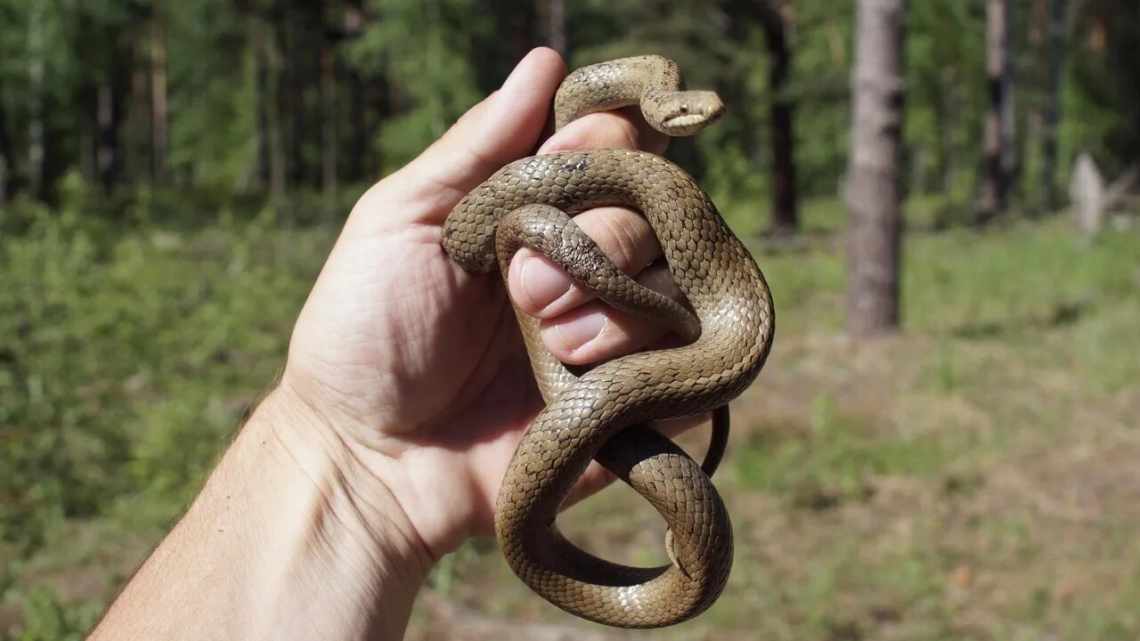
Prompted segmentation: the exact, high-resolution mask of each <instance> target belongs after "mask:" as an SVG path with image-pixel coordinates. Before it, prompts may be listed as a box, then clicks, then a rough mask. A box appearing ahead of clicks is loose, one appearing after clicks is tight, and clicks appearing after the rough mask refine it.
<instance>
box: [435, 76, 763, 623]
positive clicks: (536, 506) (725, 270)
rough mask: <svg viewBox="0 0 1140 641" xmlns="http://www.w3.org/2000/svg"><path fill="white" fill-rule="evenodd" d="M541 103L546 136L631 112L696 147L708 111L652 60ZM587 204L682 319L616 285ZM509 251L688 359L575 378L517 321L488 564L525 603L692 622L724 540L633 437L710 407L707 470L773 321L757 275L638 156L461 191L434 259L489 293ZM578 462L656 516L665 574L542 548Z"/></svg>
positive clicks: (694, 194)
mask: <svg viewBox="0 0 1140 641" xmlns="http://www.w3.org/2000/svg"><path fill="white" fill-rule="evenodd" d="M554 104H555V114H556V116H555V119H556V126H557V127H561V126H563V125H565V124H566V123H568V122H570V121H572V120H574V119H575V118H577V117H579V116H581V115H584V114H586V113H590V112H594V111H603V110H610V109H615V108H618V107H622V106H627V105H634V104H640V105H641V109H642V113H643V114H644V115H645V117H646V120H647V121H648V122H649V123H650V125H652V126H653V127H654V128H656V129H658V130H660V131H662V132H664V133H666V134H670V135H690V134H692V133H695V132H696V131H698V130H699V129H700V128H702V127H703V126H704V125H705V124H706V123H707V122H709V121H711V120H713V119H715V118H716V117H717V116H719V115H720V112H721V111H722V110H723V106H722V105H721V103H720V100H719V98H717V97H716V94H714V93H712V92H707V91H681V78H680V73H679V72H678V70H677V65H676V64H675V63H674V62H672V61H671V60H668V59H665V58H662V57H660V56H642V57H638V58H625V59H621V60H614V61H611V62H606V63H601V64H597V65H591V66H589V67H583V68H581V69H578V70H576V71H575V72H573V73H571V74H570V75H569V76H567V77H566V79H565V80H564V81H563V83H562V85H561V87H560V88H559V90H558V93H557V95H556V97H555V103H554ZM604 205H619V206H625V207H629V208H632V209H635V210H637V211H639V212H641V214H642V215H643V216H645V218H646V219H647V220H648V221H649V223H650V225H651V226H652V228H653V230H654V232H655V233H656V234H657V237H658V240H659V242H660V244H661V248H662V250H663V253H664V256H665V260H666V262H667V263H668V268H669V271H670V274H671V275H672V278H673V280H674V281H675V283H676V285H677V287H678V289H679V290H680V291H681V293H682V294H684V297H685V299H686V301H687V305H682V304H679V303H677V302H676V301H673V300H672V299H669V298H667V297H665V296H663V295H661V294H658V293H656V292H654V291H652V290H649V289H647V288H645V287H643V286H641V285H640V284H638V283H637V282H636V281H634V280H633V279H632V278H630V277H629V276H626V275H625V274H624V273H622V272H621V271H620V270H618V269H617V267H615V266H614V265H613V263H611V262H610V261H609V259H607V258H606V257H605V255H604V254H602V252H601V250H600V249H599V248H598V247H597V245H595V244H594V242H593V241H592V240H591V239H590V238H589V237H588V236H586V235H585V233H584V232H582V231H581V229H580V228H579V227H578V226H577V225H576V224H574V223H573V222H572V221H571V219H570V216H571V215H573V214H575V213H579V212H582V211H584V210H586V209H590V208H594V207H599V206H604ZM523 246H526V247H531V248H532V249H535V250H536V251H538V252H539V253H542V254H544V255H545V256H547V257H548V258H550V259H551V260H553V261H554V262H555V263H556V264H558V265H560V266H561V267H562V268H563V269H565V270H566V271H567V273H569V274H570V276H571V278H573V279H574V280H575V281H577V282H578V283H579V284H581V285H583V286H584V287H586V288H587V289H589V290H592V291H594V292H595V293H597V295H598V296H599V298H601V299H602V300H603V301H605V302H606V303H608V304H610V305H612V306H614V307H616V308H618V309H620V310H623V311H625V312H628V313H632V314H636V315H640V316H642V317H651V318H656V319H659V320H661V322H664V323H666V324H667V326H669V327H671V328H672V329H673V330H674V331H675V332H676V333H677V334H678V335H680V336H681V338H683V339H685V340H686V341H688V344H686V345H685V346H683V347H677V348H670V349H663V350H656V351H648V352H643V353H637V354H631V355H627V356H623V357H620V358H615V359H613V360H610V361H608V362H605V363H603V364H601V365H598V366H596V367H594V368H593V369H591V370H589V371H586V372H584V373H581V374H580V375H577V374H576V373H574V372H571V371H570V370H569V369H567V368H566V367H565V366H564V365H563V364H562V363H560V362H559V361H558V360H557V359H555V358H554V357H553V355H551V354H550V353H549V352H548V351H547V350H546V348H545V347H544V346H543V344H542V340H541V338H540V337H539V333H538V329H539V327H538V323H537V321H535V320H534V319H532V318H531V317H529V316H527V315H526V314H524V313H522V312H519V311H518V309H517V308H516V316H517V317H518V322H519V326H520V328H521V330H522V334H523V337H524V339H525V342H526V346H527V350H528V351H529V354H530V359H531V364H532V366H533V369H534V373H535V377H536V379H537V381H538V385H539V389H540V390H541V392H542V395H543V398H544V399H545V400H546V403H547V405H546V408H545V409H544V410H543V411H542V412H541V413H540V414H539V415H538V416H537V417H536V418H535V419H534V421H533V422H532V423H531V425H530V427H529V428H528V429H527V431H526V433H525V434H524V435H523V437H522V441H521V442H520V443H519V446H518V449H517V450H516V451H515V454H514V458H513V459H512V460H511V463H510V466H509V467H508V469H507V473H506V476H505V477H504V479H503V485H502V488H501V490H500V492H499V497H498V503H497V506H496V515H495V530H496V534H497V535H498V539H499V544H500V547H501V548H502V550H503V554H504V556H505V557H506V559H507V562H508V563H509V564H510V566H511V568H512V569H513V570H514V571H515V573H516V574H518V576H519V577H521V578H522V580H523V581H525V582H526V583H527V584H528V585H529V586H530V587H531V588H533V589H534V590H535V591H536V592H538V593H539V594H540V595H542V596H543V597H544V598H546V599H547V600H549V601H550V602H551V603H554V604H555V605H557V606H559V607H561V608H563V609H565V610H567V611H569V612H572V613H574V614H576V615H578V616H581V617H584V618H587V619H591V620H594V621H598V622H601V623H606V624H609V625H615V626H623V627H656V626H664V625H670V624H672V623H677V622H679V621H683V620H685V619H688V618H690V617H693V616H695V615H697V614H699V613H700V612H702V611H704V610H705V609H706V608H707V607H708V606H709V605H711V604H712V602H713V601H714V600H715V599H716V598H717V596H719V595H720V592H721V590H722V589H723V588H724V584H725V582H726V581H727V579H728V573H729V569H730V568H731V566H732V525H731V523H730V522H729V518H728V513H727V511H726V510H725V507H724V504H723V502H722V501H721V498H720V496H719V495H718V494H717V492H716V489H715V488H714V487H713V485H712V482H711V481H710V480H709V478H708V475H707V474H706V473H705V472H704V471H702V469H701V467H700V466H699V465H697V464H696V463H695V462H694V461H693V460H692V459H691V458H689V457H688V456H687V455H686V454H685V453H684V452H683V451H681V450H680V449H679V448H677V447H676V446H675V445H674V444H673V443H672V442H671V441H669V440H668V439H666V438H665V437H664V436H661V435H659V434H658V433H657V432H656V431H654V430H653V429H651V428H650V427H649V424H650V422H651V421H653V420H655V419H663V418H670V417H676V416H686V415H693V414H699V413H704V412H709V411H714V410H716V411H715V412H714V418H716V419H718V420H714V424H715V425H716V429H715V430H714V446H713V447H712V448H710V449H711V450H717V451H712V452H711V453H710V455H708V456H707V460H706V470H707V471H708V472H709V473H711V471H712V468H714V467H715V466H716V463H717V460H719V455H720V451H722V446H723V440H724V437H725V435H726V430H727V407H726V404H727V403H728V402H729V401H730V400H731V399H733V398H735V397H736V396H737V395H739V394H740V393H741V392H742V391H744V389H745V388H746V387H748V385H749V384H750V383H751V382H752V381H753V379H755V377H756V375H757V374H758V373H759V371H760V368H761V367H762V366H763V364H764V360H765V358H767V355H768V351H769V349H770V348H771V344H772V336H773V328H774V325H773V321H774V316H773V307H772V299H771V294H770V293H769V291H768V286H767V284H766V283H765V281H764V276H763V274H761V272H760V269H759V268H758V267H757V266H756V263H755V262H754V261H753V259H752V256H751V255H750V254H749V253H748V250H747V249H745V247H744V245H743V244H741V242H740V241H739V240H738V239H737V238H736V237H735V236H734V235H733V234H732V232H731V231H730V230H729V229H728V227H727V226H726V225H725V223H724V221H723V219H722V218H721V216H720V214H719V213H718V212H717V210H716V207H715V206H714V205H713V204H712V202H711V201H710V200H709V198H708V197H707V196H706V195H705V194H704V192H703V191H701V189H700V188H699V187H698V186H697V184H696V183H695V182H694V181H693V179H692V178H690V177H689V176H688V175H687V174H686V173H685V172H684V171H682V170H681V169H680V168H678V167H677V166H675V165H673V164H672V163H670V162H669V161H667V160H665V159H663V158H661V157H659V156H656V155H653V154H649V153H645V152H637V151H624V150H601V151H581V152H565V153H557V154H551V155H544V156H533V157H529V158H523V159H521V160H518V161H515V162H513V163H511V164H509V165H507V166H506V167H503V168H502V169H501V170H499V171H498V172H497V173H495V175H493V176H492V177H491V178H489V179H488V180H487V181H486V182H484V183H483V184H481V185H479V186H478V187H476V188H475V189H474V190H473V191H471V193H470V194H468V195H467V196H466V197H465V198H464V199H463V200H462V201H461V202H460V203H459V204H458V205H456V207H455V209H454V210H452V212H451V213H450V214H449V216H448V218H447V221H446V223H445V224H444V230H443V247H444V250H445V251H446V252H447V253H448V255H449V256H451V258H452V259H453V260H455V261H456V262H457V263H458V264H459V265H460V266H462V267H463V268H464V269H466V270H467V271H471V272H488V271H490V270H491V269H493V268H494V266H495V264H496V262H497V263H498V265H499V268H500V270H501V272H502V274H503V277H504V278H505V277H506V274H507V267H508V264H509V261H510V259H511V257H512V256H513V255H514V253H515V251H516V250H518V249H519V248H520V247H523ZM690 310H691V311H690ZM718 441H719V444H718ZM592 458H597V459H598V461H599V462H601V463H602V464H603V465H605V466H606V467H607V468H608V469H610V470H611V471H612V472H614V473H615V474H617V476H619V477H620V478H622V479H623V480H624V481H625V482H626V483H628V484H629V485H630V486H632V487H633V488H634V489H635V490H636V491H637V492H639V493H640V494H642V495H643V496H645V498H646V499H648V500H649V501H650V503H651V504H652V505H653V506H654V507H655V508H656V509H657V511H658V512H660V513H661V515H662V516H663V517H664V518H665V521H666V524H667V526H668V535H667V537H666V548H667V550H668V552H669V558H670V559H671V560H672V563H671V564H669V565H665V566H662V567H658V568H633V567H627V566H623V565H617V564H614V563H610V562H608V561H604V560H602V559H599V558H597V557H594V556H592V555H590V554H589V553H587V552H584V551H582V550H581V549H579V548H577V547H575V546H574V545H573V544H571V543H570V542H568V541H567V540H566V539H565V538H564V537H563V536H562V535H561V534H560V533H559V531H558V529H557V527H556V525H555V516H556V515H557V514H558V511H559V507H560V506H561V504H562V502H563V500H564V499H565V497H566V495H567V493H568V492H569V491H570V489H571V487H572V486H573V485H574V483H575V481H576V480H577V479H578V477H579V476H580V475H581V474H582V472H583V471H584V470H585V469H586V466H587V465H588V464H589V462H590V460H591V459H592Z"/></svg>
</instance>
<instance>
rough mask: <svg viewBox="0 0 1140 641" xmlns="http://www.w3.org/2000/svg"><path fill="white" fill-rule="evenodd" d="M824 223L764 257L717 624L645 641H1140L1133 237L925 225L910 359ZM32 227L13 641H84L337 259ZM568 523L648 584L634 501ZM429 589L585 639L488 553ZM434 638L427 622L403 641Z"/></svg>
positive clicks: (6, 391) (249, 231) (835, 218)
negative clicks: (764, 302)
mask: <svg viewBox="0 0 1140 641" xmlns="http://www.w3.org/2000/svg"><path fill="white" fill-rule="evenodd" d="M916 207H917V208H918V209H919V213H918V214H916V217H918V218H919V219H920V220H926V219H930V220H933V216H935V215H936V213H937V209H938V205H937V203H933V204H930V203H916ZM931 212H934V213H931ZM729 213H730V214H731V213H732V212H731V211H730V212H729ZM841 216H842V209H841V208H840V207H839V206H838V204H837V203H835V202H834V201H818V202H812V203H808V204H807V205H806V206H805V209H804V220H805V228H806V229H807V231H808V232H809V233H808V234H807V237H808V238H809V239H810V240H809V242H807V243H805V244H804V245H803V246H801V247H798V248H796V249H795V250H794V251H785V250H779V251H776V250H772V251H769V250H768V249H765V248H763V247H761V248H759V249H758V252H757V258H758V261H759V262H760V264H761V266H762V267H763V268H764V270H765V273H766V275H767V277H768V280H769V282H770V283H771V285H772V287H773V291H774V294H775V298H776V302H777V306H778V328H777V343H776V348H775V351H774V353H773V356H772V358H771V360H770V362H769V365H768V366H767V368H766V369H765V371H764V373H763V374H762V375H761V377H760V379H759V381H758V382H757V384H756V385H755V386H754V387H753V388H752V389H751V390H749V391H748V392H747V393H746V395H745V396H744V397H743V398H742V399H741V400H740V401H738V402H737V403H736V404H735V406H734V426H735V427H734V430H735V431H734V435H733V442H732V445H731V449H730V452H729V459H728V460H727V465H726V466H725V468H724V469H723V471H722V472H721V473H720V475H719V477H718V481H717V483H718V487H719V488H720V489H721V491H722V493H723V495H724V496H725V500H726V501H727V503H728V505H729V509H730V511H731V513H732V514H733V519H734V524H735V531H736V545H737V560H736V564H735V567H734V570H733V574H732V577H731V579H730V585H729V588H728V590H727V591H726V593H725V595H724V596H723V597H722V598H721V600H720V601H718V602H717V604H716V605H715V606H714V607H713V608H712V609H711V610H710V611H709V613H708V614H707V615H705V616H702V617H700V618H698V619H697V620H695V621H693V622H691V623H688V624H685V625H683V626H680V627H678V628H675V629H670V630H666V631H663V632H661V633H660V634H659V636H660V638H664V639H672V638H692V637H701V636H705V637H710V638H718V639H735V638H740V639H745V638H747V639H751V638H765V639H774V640H780V639H797V640H800V639H819V640H822V641H840V640H855V639H870V638H876V639H931V640H935V639H1007V638H1008V639H1038V638H1043V637H1056V638H1081V639H1090V640H1105V641H1110V640H1116V639H1132V638H1137V637H1138V636H1140V610H1138V609H1137V608H1136V604H1137V603H1140V548H1137V547H1136V545H1135V540H1136V536H1137V534H1138V533H1140V478H1138V477H1137V474H1138V472H1137V469H1138V468H1137V467H1136V464H1135V462H1136V460H1137V459H1138V458H1140V423H1138V420H1137V416H1140V359H1138V358H1137V357H1136V350H1135V344H1136V336H1137V334H1136V326H1137V319H1138V318H1140V262H1138V261H1137V256H1140V233H1137V231H1136V230H1135V229H1125V230H1119V231H1112V232H1106V233H1105V234H1104V235H1103V236H1101V237H1099V238H1097V239H1095V240H1093V241H1085V240H1082V239H1080V238H1077V237H1075V236H1074V235H1073V234H1072V233H1071V231H1070V229H1069V226H1068V224H1067V221H1065V220H1062V219H1060V218H1054V219H1049V220H1046V221H1044V222H1017V223H1012V224H1009V225H1006V226H1003V227H1001V228H995V229H990V230H986V231H985V232H976V231H970V230H966V229H957V228H955V229H948V230H945V231H941V232H938V233H932V232H930V231H928V230H927V227H925V226H923V225H918V224H916V225H912V228H914V229H915V230H916V231H913V232H911V233H909V234H908V236H907V238H906V244H905V247H906V255H905V271H904V280H903V317H904V319H905V321H904V322H905V325H906V328H905V329H906V331H905V332H904V333H903V334H901V335H899V336H897V337H893V338H887V339H883V340H879V341H874V342H861V341H851V340H849V339H847V338H844V337H843V335H842V324H843V303H844V299H843V294H844V286H845V283H844V267H843V253H842V244H841V238H840V237H839V236H837V235H835V233H834V232H836V231H837V230H838V229H839V228H840V225H841V220H842V218H841ZM923 217H927V218H923ZM730 218H731V215H730ZM31 221H32V222H30V223H21V225H20V226H21V230H20V232H19V233H18V234H16V235H12V236H11V237H8V238H6V239H5V240H4V242H3V245H2V246H0V270H2V273H3V274H4V276H3V278H4V279H5V281H4V282H3V288H2V289H0V291H3V292H4V293H3V294H2V295H0V336H19V337H21V338H20V340H19V341H8V342H4V343H0V399H2V402H0V432H2V433H3V436H4V438H6V439H7V440H8V442H9V443H12V444H14V445H15V446H14V447H10V448H8V449H7V450H6V451H5V453H4V454H3V456H5V457H7V458H6V459H5V460H4V461H3V465H2V466H0V470H2V471H0V484H2V485H0V488H2V489H3V491H4V493H5V494H4V495H5V497H6V498H5V501H4V503H2V504H0V523H3V524H4V527H5V528H6V529H5V536H4V540H5V541H7V542H6V543H4V544H3V545H0V559H2V560H3V561H4V568H5V569H4V573H3V574H2V575H0V591H3V593H4V599H3V601H0V638H6V637H5V636H4V635H5V634H7V635H8V637H9V638H12V639H21V640H22V641H31V640H32V639H39V638H78V634H79V631H81V630H82V629H83V627H84V626H85V625H87V624H88V623H89V621H90V619H91V617H93V616H94V615H95V613H97V612H98V611H99V608H100V607H101V605H102V604H103V603H104V602H105V600H106V599H108V598H109V597H110V595H111V594H113V592H114V590H115V588H116V586H117V585H118V584H119V583H120V582H121V581H122V580H123V579H124V578H125V576H126V575H127V573H128V572H129V569H130V567H131V566H132V565H133V564H134V563H136V562H137V560H138V559H139V557H140V556H141V555H142V554H144V553H145V551H146V549H147V548H148V546H149V545H151V544H152V543H153V542H154V541H155V540H156V539H157V537H159V536H160V535H161V533H162V529H163V527H164V526H165V524H166V523H168V522H169V520H170V519H171V518H172V517H173V516H174V515H176V514H177V513H178V511H179V510H180V509H181V507H182V505H183V504H184V502H185V500H186V499H187V498H188V497H189V496H191V495H192V493H193V491H194V489H195V488H196V487H197V484H198V483H199V482H200V480H201V478H202V475H203V474H204V473H205V472H206V471H207V470H208V469H209V467H210V465H211V463H212V461H213V460H214V457H215V456H216V453H217V452H218V451H219V449H220V448H221V447H223V446H224V443H225V442H226V440H227V439H228V437H229V435H230V434H231V433H232V430H233V429H234V427H235V426H236V425H237V424H238V423H239V422H240V418H241V416H242V414H243V412H244V411H246V410H247V409H248V407H249V406H250V405H251V404H252V403H254V402H256V399H257V397H258V395H259V394H260V392H261V391H262V390H264V389H265V387H266V386H267V385H268V384H269V383H270V382H271V381H272V379H273V376H274V375H275V372H276V371H277V369H278V368H279V367H280V364H281V359H282V356H283V354H284V350H285V344H286V340H287V337H288V330H289V327H290V326H291V323H292V320H293V317H294V316H295V314H296V312H297V310H298V309H299V306H300V304H301V301H302V300H303V297H304V294H305V292H306V291H307V288H308V286H309V284H310V283H311V280H312V278H313V277H314V275H315V273H316V270H317V269H319V267H320V262H321V260H322V259H323V256H324V255H325V252H326V251H327V248H328V246H329V243H330V242H331V239H332V238H333V234H334V233H335V230H334V229H332V228H331V227H330V228H324V227H322V228H309V229H282V228H281V227H280V226H279V225H277V224H275V223H274V221H273V220H271V219H254V220H249V221H243V222H237V221H233V220H230V221H228V222H226V221H223V222H222V223H220V224H217V225H211V226H209V227H207V228H203V229H174V228H170V227H165V226H161V225H158V224H154V223H149V224H145V225H138V226H134V227H128V228H127V229H125V230H124V229H119V228H113V227H110V226H103V225H101V224H96V223H88V222H85V221H82V220H78V219H75V218H74V217H73V218H68V217H67V216H63V217H52V216H46V215H45V214H43V213H41V214H36V215H33V216H32V217H31ZM0 222H3V221H0ZM33 428H34V429H33ZM702 439H703V436H702V435H693V436H691V437H689V438H686V439H685V441H684V443H686V444H694V443H699V442H700V441H701V440H702ZM694 447H696V448H699V447H700V445H695V446H694ZM74 488H85V491H84V492H78V493H77V492H75V491H74ZM564 521H565V525H566V527H567V529H568V530H569V531H570V532H571V535H572V536H573V537H574V538H575V540H577V541H581V542H582V543H583V544H584V545H586V546H588V547H589V548H590V549H592V550H595V551H597V552H599V553H601V554H603V555H605V556H607V557H608V558H613V559H617V560H624V561H627V562H637V563H653V562H659V561H660V560H661V558H662V555H661V537H662V528H661V526H660V524H659V523H658V522H657V518H656V516H655V515H654V514H653V513H652V511H651V509H649V508H648V507H647V506H645V505H644V504H643V503H642V502H641V501H640V500H638V499H637V498H635V497H631V496H629V493H628V492H626V491H625V490H624V488H611V489H609V490H607V491H605V492H603V493H602V494H600V495H599V496H597V497H595V498H594V499H591V500H590V501H587V502H585V503H583V504H581V505H580V506H577V507H575V508H574V509H572V510H571V511H570V512H569V513H568V514H567V515H566V516H565V518H564ZM431 585H432V588H431V589H433V590H435V591H437V592H439V593H442V594H445V595H446V597H447V598H448V599H450V600H454V601H456V602H460V603H465V604H468V605H470V606H472V607H474V608H476V609H478V610H479V611H481V612H482V613H484V614H486V615H487V616H491V617H495V618H504V619H510V620H520V621H555V622H560V623H566V624H569V625H572V626H579V625H580V626H583V627H582V629H583V630H588V631H591V632H596V631H597V630H598V629H597V628H596V627H593V626H589V625H587V624H580V623H576V622H573V621H571V620H569V619H568V618H567V617H565V616H564V615H562V614H561V613H560V612H558V611H556V610H555V609H553V608H551V607H549V606H547V605H545V604H544V603H543V602H542V601H541V600H539V599H538V598H537V597H535V596H534V595H533V594H531V593H530V592H529V591H528V590H527V589H526V588H525V586H522V585H521V583H520V582H519V581H517V580H516V579H515V578H514V577H513V576H512V575H511V574H510V572H509V570H507V569H506V567H505V565H504V564H503V562H502V560H501V558H500V557H499V555H498V552H497V550H496V549H495V547H494V546H493V545H492V544H490V543H489V542H487V541H475V542H472V543H471V544H469V545H467V546H465V547H464V548H463V550H462V551H461V552H460V553H457V554H455V555H453V556H452V557H449V558H448V559H446V560H445V562H444V563H442V564H441V565H440V566H439V567H438V568H437V570H436V572H435V573H434V575H433V577H432V581H431ZM20 621H23V622H24V623H23V624H18V623H17V622H20ZM21 626H22V627H21ZM443 626H446V622H445V621H441V620H439V619H438V617H436V616H435V615H434V614H433V613H432V612H431V611H429V610H427V609H420V610H419V611H418V612H417V614H416V617H415V619H414V622H413V627H412V629H411V630H410V633H409V636H410V638H414V639H416V638H418V639H424V638H434V637H433V635H434V636H439V635H440V634H441V633H440V630H441V629H446V628H445V627H443ZM6 630H7V632H5V631H6ZM622 636H623V635H622V634H620V633H617V634H615V638H616V637H622Z"/></svg>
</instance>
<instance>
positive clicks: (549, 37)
mask: <svg viewBox="0 0 1140 641" xmlns="http://www.w3.org/2000/svg"><path fill="white" fill-rule="evenodd" d="M538 15H539V16H540V21H541V23H542V29H543V32H544V33H543V36H544V37H545V40H546V46H548V47H550V48H551V49H554V50H555V51H557V52H558V53H560V54H562V57H563V59H565V58H567V56H568V55H569V52H568V51H567V46H568V45H567V40H566V5H565V3H564V1H563V0H539V6H538Z"/></svg>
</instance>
